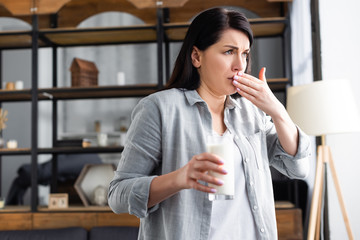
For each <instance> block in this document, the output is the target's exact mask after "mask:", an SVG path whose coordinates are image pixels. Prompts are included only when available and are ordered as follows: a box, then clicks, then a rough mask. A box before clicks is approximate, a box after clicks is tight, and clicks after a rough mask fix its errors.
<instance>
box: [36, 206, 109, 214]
mask: <svg viewBox="0 0 360 240" xmlns="http://www.w3.org/2000/svg"><path fill="white" fill-rule="evenodd" d="M38 211H39V212H53V213H54V212H112V210H111V209H110V207H109V206H89V207H85V206H69V207H67V208H59V209H49V208H48V207H47V206H39V207H38Z"/></svg>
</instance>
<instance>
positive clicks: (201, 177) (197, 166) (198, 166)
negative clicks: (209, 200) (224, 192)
mask: <svg viewBox="0 0 360 240" xmlns="http://www.w3.org/2000/svg"><path fill="white" fill-rule="evenodd" d="M222 165H223V161H222V160H221V159H220V158H219V157H218V156H216V155H214V154H210V153H202V154H199V155H196V156H194V157H193V158H192V159H191V160H190V161H189V163H188V164H187V165H185V166H184V168H183V169H182V170H183V171H184V172H185V174H184V176H185V182H187V184H186V185H187V187H186V188H193V189H196V190H199V191H203V192H209V193H211V192H214V191H215V189H213V188H211V187H209V186H206V184H205V185H204V183H208V184H214V185H218V186H221V185H222V184H223V182H222V181H221V180H220V179H217V178H215V177H213V176H211V175H209V174H208V172H209V171H213V172H218V173H220V174H226V173H227V171H226V170H225V169H223V167H222Z"/></svg>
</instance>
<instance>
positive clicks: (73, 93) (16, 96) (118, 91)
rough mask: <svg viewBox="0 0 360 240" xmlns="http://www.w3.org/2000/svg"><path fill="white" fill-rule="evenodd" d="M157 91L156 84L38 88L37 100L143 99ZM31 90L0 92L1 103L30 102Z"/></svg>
mask: <svg viewBox="0 0 360 240" xmlns="http://www.w3.org/2000/svg"><path fill="white" fill-rule="evenodd" d="M157 89H158V87H157V85H156V84H138V85H125V86H94V87H60V88H40V89H39V90H38V93H39V94H38V99H39V100H51V99H54V100H70V99H94V98H124V97H145V96H147V95H149V94H151V93H154V92H156V91H157ZM30 100H31V90H29V89H27V90H0V101H1V102H15V101H30Z"/></svg>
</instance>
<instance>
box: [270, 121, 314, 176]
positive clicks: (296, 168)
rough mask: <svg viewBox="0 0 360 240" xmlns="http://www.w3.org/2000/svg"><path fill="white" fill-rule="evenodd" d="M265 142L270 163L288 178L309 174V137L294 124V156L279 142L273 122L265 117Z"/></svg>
mask: <svg viewBox="0 0 360 240" xmlns="http://www.w3.org/2000/svg"><path fill="white" fill-rule="evenodd" d="M265 126H266V127H265V128H266V143H267V148H268V157H269V162H270V165H271V166H273V167H274V168H275V169H277V170H278V171H279V172H281V173H282V174H284V175H286V176H288V177H289V178H297V179H303V178H306V177H307V175H308V174H309V158H308V157H309V156H310V139H309V137H308V136H307V135H306V134H305V133H304V132H303V131H302V130H301V129H300V128H299V127H298V126H296V128H297V130H298V134H299V142H298V149H297V152H296V154H295V156H292V155H290V154H288V153H287V152H286V151H285V150H284V149H283V147H282V146H281V144H280V141H279V139H278V135H277V133H276V129H275V126H274V124H273V123H272V122H271V120H270V117H266V123H265Z"/></svg>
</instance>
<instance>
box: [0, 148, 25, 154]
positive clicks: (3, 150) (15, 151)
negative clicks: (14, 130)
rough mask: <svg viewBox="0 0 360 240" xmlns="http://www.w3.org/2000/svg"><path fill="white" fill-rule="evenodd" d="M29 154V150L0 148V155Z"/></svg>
mask: <svg viewBox="0 0 360 240" xmlns="http://www.w3.org/2000/svg"><path fill="white" fill-rule="evenodd" d="M30 153H31V150H30V148H15V149H8V148H0V155H27V154H30Z"/></svg>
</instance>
